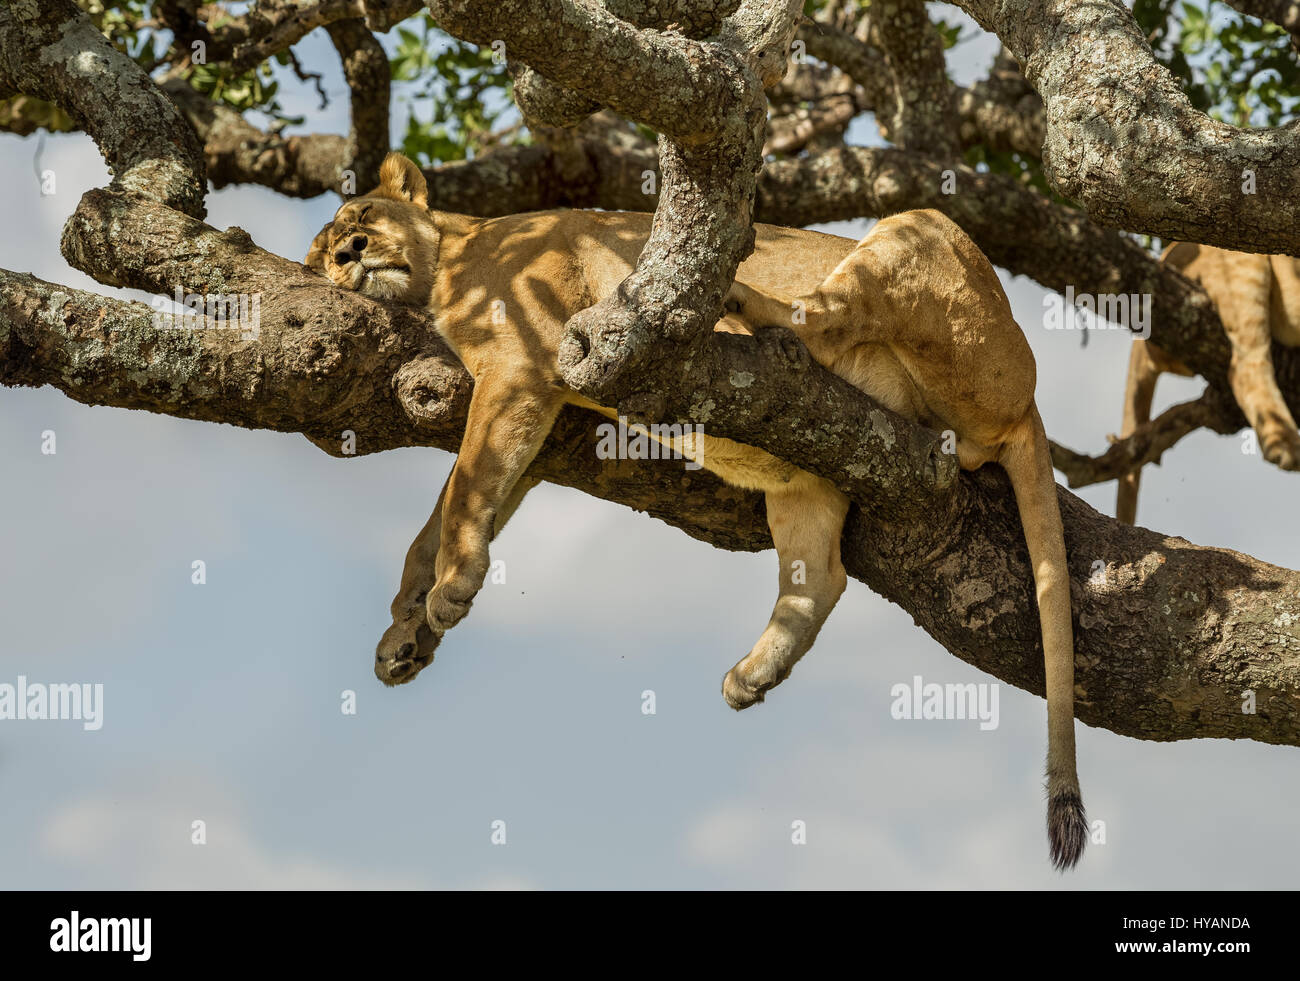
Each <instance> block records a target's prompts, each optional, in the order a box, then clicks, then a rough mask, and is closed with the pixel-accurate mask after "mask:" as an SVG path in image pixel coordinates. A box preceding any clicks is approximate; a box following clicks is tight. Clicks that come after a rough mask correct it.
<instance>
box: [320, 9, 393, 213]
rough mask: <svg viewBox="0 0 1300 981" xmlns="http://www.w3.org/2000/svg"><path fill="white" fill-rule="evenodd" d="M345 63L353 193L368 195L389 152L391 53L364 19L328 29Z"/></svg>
mask: <svg viewBox="0 0 1300 981" xmlns="http://www.w3.org/2000/svg"><path fill="white" fill-rule="evenodd" d="M326 30H327V31H328V32H329V36H330V40H331V41H332V42H334V50H336V51H337V52H338V54H339V58H340V59H341V60H342V62H343V79H344V81H345V82H347V85H348V94H349V99H350V102H349V105H350V108H351V118H350V126H349V130H348V161H347V165H346V167H345V168H344V169H345V170H350V171H352V173H353V175H354V176H355V178H356V180H355V187H353V188H352V191H351V193H354V194H365V193H366V192H367V191H369V190H371V189H372V188H374V187H375V185H377V184H378V183H379V165H380V164H381V163H383V162H384V157H385V156H386V155H387V153H388V140H389V133H388V101H389V90H390V88H391V85H390V76H389V68H388V54H387V53H386V52H385V51H384V49H383V46H382V45H381V44H380V43H379V42H378V41H377V40H375V36H374V35H373V34H371V33H370V29H369V28H367V27H366V22H365V21H364V20H362V19H360V18H356V19H353V20H340V21H335V22H334V23H332V24H330V25H329V26H328V27H326Z"/></svg>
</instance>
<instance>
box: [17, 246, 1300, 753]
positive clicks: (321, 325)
mask: <svg viewBox="0 0 1300 981" xmlns="http://www.w3.org/2000/svg"><path fill="white" fill-rule="evenodd" d="M204 237H205V238H206V244H205V246H204V248H205V251H206V258H207V260H209V261H211V262H213V263H214V264H215V266H216V267H217V268H218V269H232V270H233V269H235V268H241V269H244V270H246V274H247V275H248V276H249V277H250V282H254V283H262V284H265V285H268V286H269V288H270V295H269V296H266V297H264V300H263V310H262V334H261V336H260V337H259V339H258V340H257V341H256V342H253V341H237V340H235V339H234V338H232V337H229V336H222V332H218V331H199V332H178V331H166V330H164V331H157V330H155V329H154V328H153V327H152V326H151V325H150V324H151V317H152V313H153V311H152V310H151V309H150V308H149V307H148V306H146V305H144V304H139V303H125V302H122V301H117V300H111V299H106V298H104V297H101V296H96V295H94V294H89V293H84V292H82V291H79V290H72V289H68V288H66V287H62V286H57V285H54V284H49V283H42V282H41V281H39V280H36V279H34V278H32V277H30V276H25V275H22V274H15V273H2V274H0V297H2V298H3V299H2V300H0V385H41V384H49V385H54V386H55V387H57V388H59V389H61V390H62V391H64V392H67V393H68V394H69V396H71V397H73V398H76V399H79V400H82V401H88V402H92V403H93V404H96V405H116V406H121V407H125V408H141V409H147V410H150V411H158V412H166V413H168V414H172V415H178V416H183V417H186V418H192V419H205V420H210V421H219V422H229V423H233V424H235V425H240V426H246V427H257V428H269V429H276V430H280V431H297V432H303V433H305V434H307V435H308V436H309V437H311V438H312V440H313V442H315V443H316V444H317V445H318V446H320V447H321V448H323V449H326V450H327V451H329V452H332V453H335V454H336V455H341V452H342V451H341V442H340V434H341V432H342V430H343V429H351V430H352V431H354V432H355V433H356V436H357V440H356V448H357V452H358V453H362V454H364V453H371V452H378V451H380V450H384V449H389V448H392V447H396V446H409V445H424V446H437V447H440V448H443V449H447V450H454V449H455V448H456V447H457V446H458V444H459V440H460V432H461V429H462V427H463V425H464V418H465V411H466V409H467V406H468V393H469V390H470V387H469V380H468V376H466V375H465V373H464V371H463V369H462V368H460V366H459V365H458V364H457V363H456V362H455V360H454V359H452V358H450V356H448V355H447V354H446V353H445V352H438V351H436V350H432V349H430V348H429V347H428V346H427V344H428V335H427V334H426V333H425V332H424V330H423V329H422V326H423V325H422V324H421V323H420V321H421V320H422V319H423V318H422V315H421V314H419V313H418V312H416V311H409V310H407V309H404V308H400V307H392V308H389V307H384V306H381V305H379V304H375V303H373V302H371V301H369V300H367V299H365V298H364V297H361V296H359V295H358V294H355V293H348V292H345V291H340V290H336V289H334V288H333V287H332V286H330V285H329V284H327V283H326V282H325V280H323V279H320V278H319V277H316V276H313V275H310V274H308V273H306V272H305V270H303V269H302V268H301V267H299V266H297V265H296V264H293V263H289V262H286V261H285V260H282V259H277V258H275V257H272V256H267V255H266V254H264V253H260V252H258V251H257V250H255V249H254V248H253V247H252V246H251V244H249V243H248V242H247V240H246V238H245V237H244V236H242V235H241V234H239V233H236V232H227V233H211V232H209V233H204ZM187 240H188V239H187ZM170 244H171V242H170V240H167V241H163V242H159V243H158V245H157V252H158V253H159V254H158V256H157V258H156V260H155V261H154V262H152V263H150V264H149V267H150V268H151V269H153V270H155V274H161V273H164V272H165V273H166V274H169V275H170V274H176V273H178V272H179V271H180V270H178V269H176V268H171V267H169V266H168V261H169V260H163V258H162V252H163V251H165V249H166V248H167V247H168V246H169V245H170ZM150 251H154V246H152V245H151V246H150ZM201 261H203V257H201V256H199V255H197V254H191V255H190V256H189V257H188V258H187V259H183V260H182V262H193V263H196V264H197V263H199V262H201ZM240 285H247V284H244V283H241V284H240ZM408 357H411V358H412V360H410V361H407V360H404V359H406V358H408ZM430 404H432V405H433V406H434V407H435V410H433V411H431V410H429V408H428V406H429V405H430ZM596 422H597V419H596V417H594V416H591V415H590V414H588V413H583V412H579V411H578V410H566V412H565V414H564V416H563V417H562V419H561V421H560V424H559V425H558V426H557V427H556V430H555V431H554V432H553V433H552V435H551V437H550V439H548V441H547V443H546V446H545V447H544V448H543V450H542V452H541V454H540V455H539V457H538V459H537V461H536V462H535V463H534V465H533V467H532V469H531V470H530V472H529V476H530V477H537V478H540V479H544V480H550V481H553V482H556V483H560V484H563V485H565V486H570V487H576V488H578V489H581V490H583V491H585V492H587V493H590V494H594V495H596V496H599V497H602V498H605V499H607V500H611V501H616V502H619V503H622V504H625V505H627V506H630V507H633V508H636V509H638V510H645V511H648V512H649V513H650V514H652V515H654V516H655V517H657V518H659V519H661V520H664V521H666V522H668V523H670V524H673V525H675V526H676V527H679V528H682V529H683V530H684V531H686V532H687V533H688V534H691V535H692V536H693V537H695V538H698V539H700V540H702V541H706V542H709V543H710V544H713V545H716V546H718V547H721V548H729V549H745V550H757V549H763V548H768V547H770V545H771V541H770V538H769V537H768V533H767V530H766V527H765V524H764V519H763V508H762V499H761V497H760V496H759V495H757V494H754V493H749V492H745V491H740V490H736V489H735V488H729V487H726V486H724V485H722V484H721V483H720V482H719V481H718V480H717V479H716V478H714V477H712V476H711V475H709V474H707V473H705V472H698V473H692V472H689V471H684V470H682V469H680V468H678V467H670V466H664V465H655V464H652V463H641V464H637V463H634V462H631V461H621V462H619V461H602V460H598V459H597V458H596V454H595V452H594V447H595V445H596V442H597V438H598V437H597V434H596V431H595V423H596ZM904 425H907V424H906V423H904ZM811 438H812V440H813V441H815V442H816V441H820V440H821V439H822V438H823V437H822V435H821V434H813V435H812V436H811ZM893 473H894V475H895V476H898V477H903V478H904V479H905V475H904V474H903V473H902V471H899V470H895V471H893ZM884 479H886V480H891V479H893V477H888V476H887V477H885V478H884ZM909 492H914V491H909ZM1059 494H1060V502H1061V508H1062V516H1063V518H1064V521H1065V532H1066V544H1067V547H1068V549H1069V553H1070V557H1071V559H1070V572H1071V579H1072V593H1073V605H1074V610H1075V616H1076V627H1075V631H1076V632H1075V638H1076V649H1077V661H1076V684H1077V686H1078V691H1079V694H1078V695H1077V696H1076V706H1077V711H1078V716H1079V718H1080V719H1081V720H1082V721H1084V722H1086V723H1088V724H1090V725H1096V726H1102V727H1104V728H1107V729H1110V730H1112V731H1114V732H1117V733H1121V734H1123V735H1128V736H1134V737H1137V738H1140V739H1157V740H1172V739H1185V738H1202V737H1207V736H1217V737H1225V738H1248V739H1256V740H1259V741H1262V742H1270V743H1285V744H1290V745H1300V574H1298V573H1296V572H1292V571H1289V570H1286V569H1280V568H1276V567H1274V566H1269V565H1266V564H1265V563H1262V562H1259V561H1258V560H1256V559H1252V558H1250V557H1249V556H1245V555H1240V554H1238V553H1235V552H1231V551H1227V550H1223V549H1208V548H1200V547H1198V546H1195V545H1192V544H1190V543H1188V542H1186V541H1183V540H1182V539H1178V538H1166V537H1164V536H1162V535H1159V534H1157V533H1155V532H1152V531H1148V530H1146V529H1144V528H1134V527H1128V526H1123V525H1120V524H1118V523H1117V522H1115V521H1113V520H1112V519H1110V518H1106V517H1104V516H1102V515H1100V514H1098V513H1097V512H1095V511H1093V510H1092V509H1091V508H1089V507H1088V506H1087V505H1086V504H1084V503H1083V502H1081V501H1079V500H1078V499H1077V498H1075V497H1073V495H1071V494H1069V493H1068V492H1067V491H1064V490H1061V491H1059ZM857 503H858V505H859V506H857V507H855V508H854V510H853V512H852V513H851V515H850V519H849V523H848V527H847V528H846V531H845V537H844V542H843V555H844V562H845V565H846V567H847V568H848V571H849V573H850V574H851V575H852V576H853V577H854V578H857V579H859V580H861V581H862V582H865V583H866V584H867V585H868V586H870V587H871V588H872V589H873V590H875V591H876V592H878V593H880V594H881V595H883V596H885V597H886V598H888V599H890V600H892V601H893V602H896V603H898V604H899V605H900V606H902V607H903V608H904V609H905V610H907V611H908V612H909V613H910V614H911V615H912V616H913V617H914V618H915V619H916V621H917V623H918V625H920V626H921V627H922V628H923V629H925V630H926V632H927V633H929V634H930V635H931V636H932V637H934V638H935V639H936V640H937V641H938V642H939V643H941V644H942V645H943V646H944V647H946V648H947V649H948V650H950V651H952V652H953V653H954V654H956V655H957V656H959V657H961V658H962V659H964V660H966V661H969V662H970V663H971V664H973V665H975V666H977V667H979V668H981V669H982V670H985V671H988V672H990V673H991V674H993V675H995V676H996V677H998V678H1000V679H1002V680H1004V681H1006V682H1007V683H1009V684H1013V685H1016V686H1018V687H1022V688H1025V689H1026V690H1028V691H1031V692H1035V693H1038V694H1041V693H1042V691H1043V676H1042V671H1043V669H1042V657H1041V653H1040V652H1039V650H1038V648H1039V644H1040V641H1039V627H1038V620H1037V615H1036V612H1035V606H1034V600H1033V594H1032V582H1033V579H1032V576H1031V574H1030V568H1029V561H1028V555H1027V553H1026V551H1025V546H1024V539H1023V535H1022V532H1021V529H1020V522H1019V518H1018V516H1017V513H1016V509H1015V504H1014V501H1013V498H1012V494H1011V491H1010V487H1009V484H1008V483H1007V481H1006V478H1005V475H1004V474H1002V473H1001V471H999V470H997V469H996V468H986V469H985V470H982V471H979V472H978V473H976V474H973V475H972V474H962V475H961V476H960V478H959V479H958V480H957V482H956V483H955V485H954V486H953V488H952V489H951V490H950V491H948V492H945V493H943V494H942V495H941V496H939V497H937V498H926V499H925V503H927V504H928V505H929V512H928V513H922V514H919V515H916V516H914V517H910V518H908V517H899V516H897V515H890V516H889V518H888V520H887V521H882V520H881V518H880V517H879V516H878V513H877V511H876V503H877V501H876V498H875V497H874V496H868V497H867V498H866V499H860V500H859V501H858V502H857ZM1097 563H1101V565H1100V566H1098V565H1097ZM1246 691H1251V692H1254V695H1255V700H1256V705H1257V711H1256V712H1255V713H1254V714H1249V713H1245V712H1243V711H1242V705H1243V692H1246Z"/></svg>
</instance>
